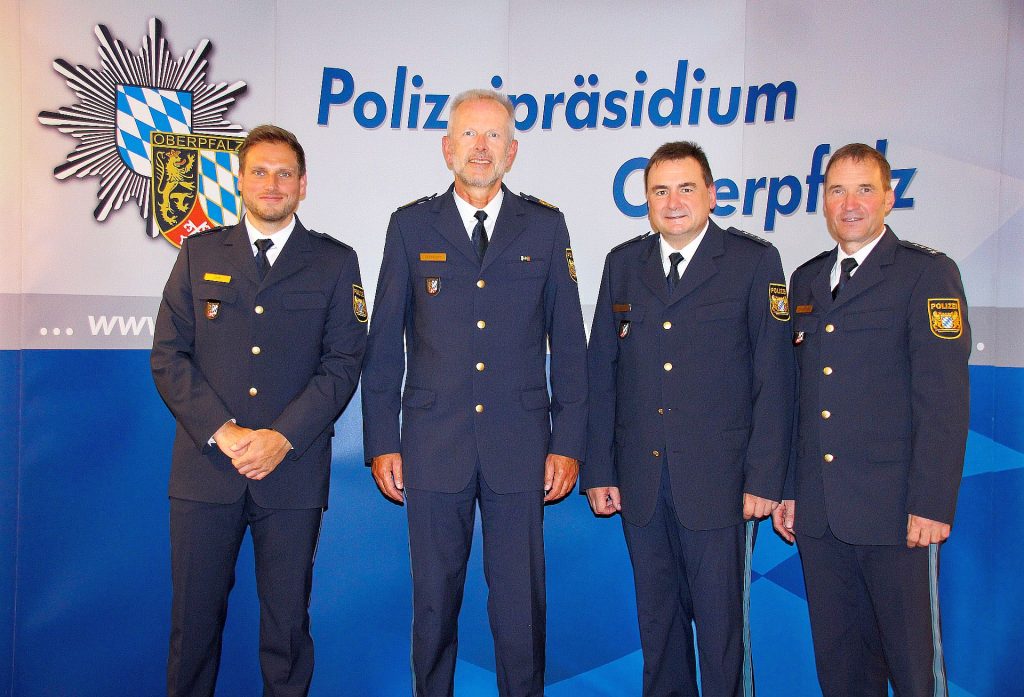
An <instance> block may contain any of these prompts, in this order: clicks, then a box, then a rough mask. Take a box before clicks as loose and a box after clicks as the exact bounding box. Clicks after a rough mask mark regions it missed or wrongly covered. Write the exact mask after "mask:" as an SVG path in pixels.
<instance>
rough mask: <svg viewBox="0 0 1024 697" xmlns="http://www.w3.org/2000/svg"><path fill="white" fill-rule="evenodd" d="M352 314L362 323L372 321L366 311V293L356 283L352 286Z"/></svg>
mask: <svg viewBox="0 0 1024 697" xmlns="http://www.w3.org/2000/svg"><path fill="white" fill-rule="evenodd" d="M352 314H354V315H355V316H356V319H357V320H359V321H360V322H366V321H367V320H369V319H370V313H369V312H367V311H366V293H365V292H363V287H362V286H360V285H357V284H355V283H353V284H352Z"/></svg>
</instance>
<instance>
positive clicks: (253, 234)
mask: <svg viewBox="0 0 1024 697" xmlns="http://www.w3.org/2000/svg"><path fill="white" fill-rule="evenodd" d="M244 220H245V231H246V233H247V234H248V235H249V251H250V252H252V254H253V256H256V251H257V250H256V240H258V239H261V238H265V239H270V240H273V241H274V246H273V247H271V248H270V250H269V251H268V252H267V257H268V258H270V257H275V258H276V257H277V255H278V254H280V253H281V250H282V249H284V245H285V244H286V243H287V242H288V238H289V237H291V236H292V231H294V230H295V222H296V221H297V220H298V218H297V217H296V216H295V214H294V213H293V214H292V221H291V222H290V223H288V224H287V225H286V226H284V227H283V228H281V229H280V230H278V231H277V232H275V233H274V234H272V235H264V234H263V233H262V232H260V231H259V230H257V229H256V228H255V227H254V226H253V224H252V223H250V222H249V216H248V215H247V216H245V218H244ZM271 263H273V259H271Z"/></svg>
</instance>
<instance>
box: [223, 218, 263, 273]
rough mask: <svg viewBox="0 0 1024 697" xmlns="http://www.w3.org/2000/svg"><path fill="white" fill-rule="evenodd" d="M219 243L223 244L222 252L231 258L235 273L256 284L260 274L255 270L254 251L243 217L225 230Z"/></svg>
mask: <svg viewBox="0 0 1024 697" xmlns="http://www.w3.org/2000/svg"><path fill="white" fill-rule="evenodd" d="M221 244H223V245H224V253H225V254H226V255H227V257H228V258H229V259H230V260H231V264H232V266H234V267H235V271H236V273H237V274H238V275H239V276H241V277H243V278H246V279H248V280H249V281H251V282H252V283H253V285H256V286H258V285H259V284H260V275H259V272H257V271H256V258H255V252H254V251H253V249H252V247H251V246H250V244H249V233H248V231H247V230H246V228H245V220H244V219H243V220H240V221H238V224H236V225H235V226H234V227H232V228H231V229H230V230H228V231H227V234H226V235H224V240H223V242H222V243H221Z"/></svg>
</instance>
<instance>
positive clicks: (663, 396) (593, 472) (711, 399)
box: [581, 222, 795, 530]
mask: <svg viewBox="0 0 1024 697" xmlns="http://www.w3.org/2000/svg"><path fill="white" fill-rule="evenodd" d="M659 245H660V240H659V237H658V235H650V234H649V235H646V236H644V237H642V238H638V239H636V240H632V241H630V242H627V243H626V244H623V245H620V246H619V247H617V248H615V249H613V250H612V251H611V252H610V253H609V254H608V257H607V259H606V261H605V267H604V276H603V278H602V280H601V290H600V293H599V295H598V300H597V310H596V312H595V315H594V324H593V327H592V329H591V333H590V347H589V350H588V364H589V366H588V367H589V379H590V423H589V428H588V431H589V437H588V445H587V460H586V462H585V464H584V467H583V470H582V475H581V477H582V485H581V488H584V489H589V488H593V487H599V486H618V487H619V490H620V493H621V496H622V517H623V518H624V519H625V520H626V521H627V522H629V523H631V524H633V525H641V526H642V525H646V524H647V522H648V521H649V520H650V518H651V515H652V514H653V512H654V508H655V504H656V501H657V498H658V489H659V486H660V483H661V472H662V466H663V464H662V463H663V462H664V458H665V456H666V454H667V456H668V468H669V475H670V478H671V482H672V497H673V501H674V503H675V510H676V515H677V516H678V517H679V520H680V522H681V523H682V524H683V525H684V526H685V527H687V528H689V529H692V530H711V529H716V528H722V527H726V526H730V525H736V524H739V523H741V522H743V493H744V492H747V493H751V494H754V495H757V496H762V497H764V498H768V499H772V500H776V501H777V500H779V499H780V497H781V495H782V487H783V482H784V480H785V476H786V463H787V460H788V453H789V448H790V438H791V428H792V416H793V402H794V379H795V378H794V370H795V369H794V363H793V349H792V346H791V344H790V329H791V327H790V323H789V308H788V304H787V301H786V291H785V276H784V274H783V271H782V263H781V261H780V259H779V253H778V251H777V250H776V249H775V248H774V247H773V246H771V245H770V244H769V243H768V242H766V241H764V240H762V239H760V238H757V237H754V236H752V235H748V234H746V233H744V232H741V231H739V230H736V229H733V228H730V229H729V230H722V228H720V227H719V226H718V225H716V224H715V223H714V222H710V223H709V225H708V229H707V232H706V234H705V236H704V239H703V240H702V241H701V243H700V245H699V246H698V247H697V251H696V253H695V254H694V255H693V258H692V259H691V260H690V262H689V265H688V266H687V267H686V271H685V273H684V274H683V276H682V278H681V279H680V280H679V282H678V284H677V285H676V288H675V292H674V293H673V294H672V295H671V297H670V296H669V295H668V289H667V286H666V282H665V269H664V266H663V265H662V260H661V252H660V250H659Z"/></svg>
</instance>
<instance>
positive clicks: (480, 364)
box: [476, 363, 486, 372]
mask: <svg viewBox="0 0 1024 697" xmlns="http://www.w3.org/2000/svg"><path fill="white" fill-rule="evenodd" d="M485 367H486V366H484V364H483V363H477V364H476V369H477V370H479V371H481V372H482V371H483V369H484V368H485Z"/></svg>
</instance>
